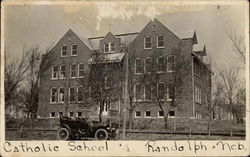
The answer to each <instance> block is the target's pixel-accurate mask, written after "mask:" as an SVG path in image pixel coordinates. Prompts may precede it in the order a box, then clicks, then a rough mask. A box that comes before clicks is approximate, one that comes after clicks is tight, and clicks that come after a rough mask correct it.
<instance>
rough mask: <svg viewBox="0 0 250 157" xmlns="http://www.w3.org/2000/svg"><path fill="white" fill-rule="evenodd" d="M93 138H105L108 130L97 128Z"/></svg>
mask: <svg viewBox="0 0 250 157" xmlns="http://www.w3.org/2000/svg"><path fill="white" fill-rule="evenodd" d="M95 138H96V139H97V140H107V139H108V132H107V131H106V130H105V129H98V130H97V131H96V132H95Z"/></svg>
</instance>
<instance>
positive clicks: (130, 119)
mask: <svg viewBox="0 0 250 157" xmlns="http://www.w3.org/2000/svg"><path fill="white" fill-rule="evenodd" d="M132 117H133V110H129V130H132V129H133V119H132Z"/></svg>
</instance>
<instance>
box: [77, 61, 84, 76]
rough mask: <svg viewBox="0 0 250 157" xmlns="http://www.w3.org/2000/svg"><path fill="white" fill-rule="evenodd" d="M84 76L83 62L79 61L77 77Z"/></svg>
mask: <svg viewBox="0 0 250 157" xmlns="http://www.w3.org/2000/svg"><path fill="white" fill-rule="evenodd" d="M83 76H84V64H83V63H80V64H78V77H81V78H82V77H83Z"/></svg>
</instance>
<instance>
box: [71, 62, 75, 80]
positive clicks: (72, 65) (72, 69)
mask: <svg viewBox="0 0 250 157" xmlns="http://www.w3.org/2000/svg"><path fill="white" fill-rule="evenodd" d="M70 77H71V78H75V77H76V65H75V64H71V65H70Z"/></svg>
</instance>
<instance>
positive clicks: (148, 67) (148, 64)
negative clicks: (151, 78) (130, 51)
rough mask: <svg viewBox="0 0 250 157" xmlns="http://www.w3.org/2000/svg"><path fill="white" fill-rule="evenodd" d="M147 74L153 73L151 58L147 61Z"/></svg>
mask: <svg viewBox="0 0 250 157" xmlns="http://www.w3.org/2000/svg"><path fill="white" fill-rule="evenodd" d="M145 72H146V73H151V72H152V59H151V58H146V59H145Z"/></svg>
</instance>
